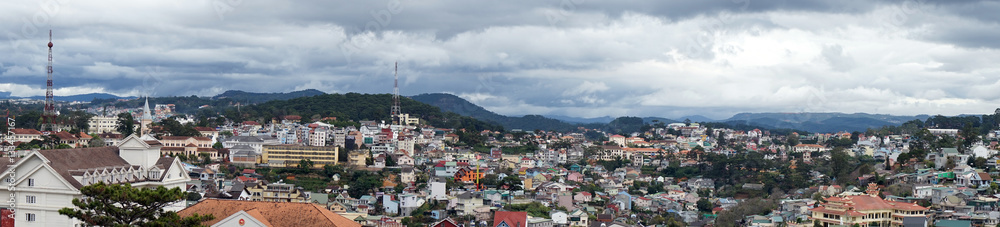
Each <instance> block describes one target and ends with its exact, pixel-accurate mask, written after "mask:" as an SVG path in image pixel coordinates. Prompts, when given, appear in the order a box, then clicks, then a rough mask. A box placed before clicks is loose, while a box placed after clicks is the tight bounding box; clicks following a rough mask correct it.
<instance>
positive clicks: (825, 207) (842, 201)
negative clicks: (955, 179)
mask: <svg viewBox="0 0 1000 227" xmlns="http://www.w3.org/2000/svg"><path fill="white" fill-rule="evenodd" d="M866 192H867V194H864V195H852V196H834V197H829V198H826V201H827V202H826V203H823V204H820V205H817V206H816V208H812V209H809V211H812V216H810V217H809V219H811V220H815V221H819V222H822V223H826V224H830V225H834V224H838V225H853V224H866V223H872V222H884V223H891V225H893V226H896V225H902V224H903V221H902V220H903V218H906V217H926V214H925V212H926V211H927V210H928V209H927V208H926V207H922V206H920V205H917V204H915V203H907V202H898V201H889V200H884V199H882V198H879V197H878V186H876V185H875V183H870V184H869V185H868V190H866Z"/></svg>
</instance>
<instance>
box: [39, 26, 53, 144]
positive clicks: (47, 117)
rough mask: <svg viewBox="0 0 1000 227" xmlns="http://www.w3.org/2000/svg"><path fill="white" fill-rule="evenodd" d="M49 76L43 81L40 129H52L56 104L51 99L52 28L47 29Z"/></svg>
mask: <svg viewBox="0 0 1000 227" xmlns="http://www.w3.org/2000/svg"><path fill="white" fill-rule="evenodd" d="M48 71H49V77H48V79H47V80H46V81H45V112H44V113H42V131H54V130H55V128H56V127H55V124H56V104H55V102H54V101H53V100H52V30H49V67H48Z"/></svg>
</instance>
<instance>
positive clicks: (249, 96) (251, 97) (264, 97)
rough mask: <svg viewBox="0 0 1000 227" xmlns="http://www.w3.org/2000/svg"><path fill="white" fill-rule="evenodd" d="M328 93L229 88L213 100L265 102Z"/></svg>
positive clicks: (310, 90) (311, 90) (308, 90)
mask: <svg viewBox="0 0 1000 227" xmlns="http://www.w3.org/2000/svg"><path fill="white" fill-rule="evenodd" d="M323 94H326V93H324V92H322V91H319V90H316V89H307V90H301V91H293V92H288V93H254V92H245V91H237V90H228V91H226V92H223V93H222V94H219V95H216V96H213V97H212V99H213V100H219V99H232V100H235V101H239V102H244V103H263V102H267V101H271V100H289V99H294V98H299V97H312V96H317V95H323Z"/></svg>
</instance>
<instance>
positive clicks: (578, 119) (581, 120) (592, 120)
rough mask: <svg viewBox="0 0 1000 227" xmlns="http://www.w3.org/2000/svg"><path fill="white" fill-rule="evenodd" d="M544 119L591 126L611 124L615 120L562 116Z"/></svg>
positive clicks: (606, 117) (548, 116)
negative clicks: (593, 124) (594, 124)
mask: <svg viewBox="0 0 1000 227" xmlns="http://www.w3.org/2000/svg"><path fill="white" fill-rule="evenodd" d="M545 117H547V118H552V119H556V120H560V121H564V122H567V123H580V124H592V123H602V124H607V123H608V122H611V121H613V120H615V118H613V117H611V116H603V117H594V118H582V117H570V116H562V115H545Z"/></svg>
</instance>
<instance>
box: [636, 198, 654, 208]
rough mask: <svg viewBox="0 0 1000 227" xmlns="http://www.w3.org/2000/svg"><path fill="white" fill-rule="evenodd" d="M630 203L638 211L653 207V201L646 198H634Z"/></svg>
mask: <svg viewBox="0 0 1000 227" xmlns="http://www.w3.org/2000/svg"><path fill="white" fill-rule="evenodd" d="M632 202H633V205H634V206H635V208H636V209H639V210H649V208H650V206H652V205H653V200H652V199H650V198H646V197H635V198H634V199H633V201H632Z"/></svg>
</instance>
